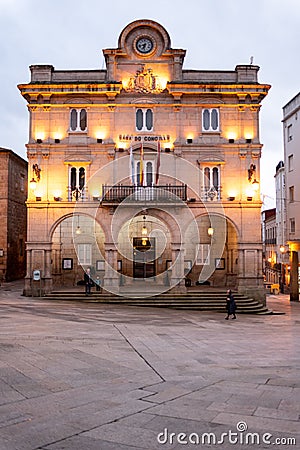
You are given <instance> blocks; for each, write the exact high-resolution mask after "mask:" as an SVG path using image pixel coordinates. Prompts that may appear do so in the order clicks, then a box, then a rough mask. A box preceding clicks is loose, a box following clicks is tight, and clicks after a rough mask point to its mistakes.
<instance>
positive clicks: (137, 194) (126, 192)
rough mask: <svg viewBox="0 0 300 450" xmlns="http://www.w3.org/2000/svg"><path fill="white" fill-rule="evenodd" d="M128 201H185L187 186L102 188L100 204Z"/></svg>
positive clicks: (106, 186) (104, 186)
mask: <svg viewBox="0 0 300 450" xmlns="http://www.w3.org/2000/svg"><path fill="white" fill-rule="evenodd" d="M125 199H128V201H133V202H135V201H137V202H138V201H150V202H164V201H168V202H170V201H172V202H178V201H180V200H181V201H186V199H187V185H186V184H182V185H180V186H175V185H171V184H166V185H164V186H124V185H121V184H120V185H115V186H108V185H103V186H102V199H101V201H102V203H120V202H122V201H123V200H125Z"/></svg>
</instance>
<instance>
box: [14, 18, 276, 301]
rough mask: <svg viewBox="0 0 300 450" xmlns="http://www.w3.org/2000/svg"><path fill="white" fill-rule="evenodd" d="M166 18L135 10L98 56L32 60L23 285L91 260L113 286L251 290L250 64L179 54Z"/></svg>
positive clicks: (257, 270)
mask: <svg viewBox="0 0 300 450" xmlns="http://www.w3.org/2000/svg"><path fill="white" fill-rule="evenodd" d="M185 53H186V51H185V50H183V49H177V48H176V49H174V48H172V45H171V39H170V36H169V34H168V32H167V30H166V29H165V28H164V27H163V26H162V25H161V24H159V23H157V22H154V21H152V20H137V21H134V22H132V23H130V24H129V25H127V26H126V27H125V28H124V29H123V30H122V32H121V34H120V36H119V39H118V45H117V47H116V48H108V49H105V50H103V54H104V57H105V61H106V68H105V69H103V70H100V69H96V70H88V69H87V70H56V69H55V68H54V67H53V66H52V65H32V66H31V67H30V71H31V80H30V81H29V82H28V83H24V84H20V85H19V86H18V87H19V90H20V92H21V95H22V96H23V97H24V99H25V100H26V102H27V105H28V109H29V114H30V118H29V141H28V143H27V144H26V147H27V155H28V161H29V174H30V181H31V184H30V189H29V195H28V201H27V208H28V239H27V245H26V252H27V275H26V280H25V281H26V282H25V294H26V295H30V294H31V292H32V283H33V282H34V279H35V278H34V277H35V274H36V273H37V272H36V271H38V272H39V274H40V275H41V289H42V291H43V292H50V291H51V290H52V289H53V286H62V285H63V286H68V285H69V286H70V285H76V284H77V283H78V282H80V281H81V280H82V278H83V273H84V270H85V269H86V268H87V267H90V268H91V271H92V274H93V276H94V277H95V278H97V277H98V278H99V280H100V281H101V283H102V286H103V288H104V291H106V292H111V293H114V294H119V295H125V294H126V295H128V292H135V293H136V292H138V291H139V290H140V291H141V295H143V296H147V295H153V294H155V293H157V292H166V291H168V290H172V291H177V292H184V291H185V290H186V285H187V284H189V283H190V284H203V283H205V284H207V285H210V286H214V287H230V288H235V289H237V290H238V291H239V292H244V293H249V294H251V295H253V296H254V297H255V298H258V299H260V300H263V298H264V287H263V273H262V240H261V227H260V209H261V201H260V192H259V181H260V157H261V149H262V143H261V142H260V136H259V125H260V124H259V111H260V108H261V102H262V100H263V99H264V98H265V96H266V95H267V93H268V90H269V89H270V85H268V84H262V83H260V82H259V81H258V72H259V67H258V66H256V65H252V64H250V65H244V64H243V65H237V66H236V67H235V69H234V70H224V71H212V70H189V69H184V68H183V63H184V57H185Z"/></svg>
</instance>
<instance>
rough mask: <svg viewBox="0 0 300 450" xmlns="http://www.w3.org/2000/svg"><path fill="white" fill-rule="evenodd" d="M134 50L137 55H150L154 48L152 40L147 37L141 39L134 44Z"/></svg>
mask: <svg viewBox="0 0 300 450" xmlns="http://www.w3.org/2000/svg"><path fill="white" fill-rule="evenodd" d="M135 48H136V50H137V51H138V52H139V53H143V54H144V55H146V54H147V53H150V52H151V51H152V50H153V48H154V43H153V40H152V39H150V38H149V37H141V38H139V39H138V40H137V41H136V43H135Z"/></svg>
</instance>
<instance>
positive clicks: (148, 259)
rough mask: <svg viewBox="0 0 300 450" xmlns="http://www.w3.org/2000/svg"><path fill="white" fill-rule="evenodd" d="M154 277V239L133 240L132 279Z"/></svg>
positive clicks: (135, 238) (139, 238)
mask: <svg viewBox="0 0 300 450" xmlns="http://www.w3.org/2000/svg"><path fill="white" fill-rule="evenodd" d="M154 276H155V238H141V237H134V238H133V277H134V278H150V277H154Z"/></svg>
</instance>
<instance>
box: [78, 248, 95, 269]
mask: <svg viewBox="0 0 300 450" xmlns="http://www.w3.org/2000/svg"><path fill="white" fill-rule="evenodd" d="M77 256H78V261H79V263H80V264H82V265H87V266H89V265H91V264H92V244H78V245H77Z"/></svg>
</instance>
